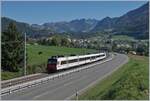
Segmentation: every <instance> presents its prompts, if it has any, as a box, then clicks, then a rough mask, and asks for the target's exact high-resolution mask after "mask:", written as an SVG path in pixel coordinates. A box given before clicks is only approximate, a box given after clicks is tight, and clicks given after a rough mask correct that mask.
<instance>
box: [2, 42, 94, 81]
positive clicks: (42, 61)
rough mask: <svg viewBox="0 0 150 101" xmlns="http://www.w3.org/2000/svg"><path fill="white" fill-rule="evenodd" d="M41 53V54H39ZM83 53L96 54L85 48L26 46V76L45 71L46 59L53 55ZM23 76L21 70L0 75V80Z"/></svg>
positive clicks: (4, 72)
mask: <svg viewBox="0 0 150 101" xmlns="http://www.w3.org/2000/svg"><path fill="white" fill-rule="evenodd" d="M39 52H41V54H39ZM85 52H88V53H90V52H96V50H93V49H85V48H67V47H57V46H42V45H27V58H28V59H27V74H33V73H39V72H45V71H46V63H47V59H48V58H49V57H50V56H54V55H70V54H85ZM22 75H23V69H20V71H19V72H7V71H3V72H2V73H1V79H2V80H7V79H12V78H16V77H20V76H22Z"/></svg>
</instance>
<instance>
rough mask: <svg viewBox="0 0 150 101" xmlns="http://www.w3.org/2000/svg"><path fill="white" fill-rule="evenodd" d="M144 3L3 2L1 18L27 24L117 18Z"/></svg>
mask: <svg viewBox="0 0 150 101" xmlns="http://www.w3.org/2000/svg"><path fill="white" fill-rule="evenodd" d="M145 3H146V1H75V2H73V1H38V2H37V1H20V2H19V1H5V2H4V1H3V2H2V16H6V17H9V18H12V19H15V20H17V21H21V22H27V23H29V24H42V23H45V22H57V21H70V20H73V19H81V18H86V19H88V18H94V19H98V20H100V19H102V18H104V17H106V16H109V17H118V16H121V15H123V14H125V13H127V12H128V11H130V10H133V9H135V8H138V7H140V6H141V5H143V4H145Z"/></svg>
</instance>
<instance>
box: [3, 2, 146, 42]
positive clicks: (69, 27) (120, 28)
mask: <svg viewBox="0 0 150 101" xmlns="http://www.w3.org/2000/svg"><path fill="white" fill-rule="evenodd" d="M1 19H2V31H4V30H5V29H6V28H7V26H8V24H9V23H10V22H14V23H16V25H17V28H18V30H19V31H20V32H22V33H24V32H26V33H27V35H29V36H30V37H41V36H49V35H51V34H54V33H70V35H73V36H80V37H82V36H87V37H89V36H92V35H93V33H95V32H107V33H108V32H109V33H110V34H121V35H129V36H133V37H135V38H141V39H142V38H143V39H145V38H148V35H149V30H148V29H149V4H148V3H146V4H144V5H143V6H141V7H139V8H137V9H135V10H132V11H129V12H127V13H126V14H124V15H122V16H120V17H115V18H110V17H105V18H104V19H102V20H96V19H75V20H72V21H68V22H67V21H62V22H55V23H51V22H48V23H44V24H42V25H38V24H32V25H29V24H27V23H23V22H18V21H15V20H12V19H10V18H7V17H2V18H1ZM90 34H91V35H90Z"/></svg>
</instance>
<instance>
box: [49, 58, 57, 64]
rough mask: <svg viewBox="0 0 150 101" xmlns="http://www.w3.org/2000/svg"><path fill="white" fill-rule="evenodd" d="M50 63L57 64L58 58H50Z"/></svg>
mask: <svg viewBox="0 0 150 101" xmlns="http://www.w3.org/2000/svg"><path fill="white" fill-rule="evenodd" d="M48 64H57V60H56V59H48Z"/></svg>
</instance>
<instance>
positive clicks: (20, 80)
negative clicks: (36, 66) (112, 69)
mask: <svg viewBox="0 0 150 101" xmlns="http://www.w3.org/2000/svg"><path fill="white" fill-rule="evenodd" d="M108 57H109V56H108ZM108 57H107V58H108ZM107 58H105V59H104V60H106V59H107ZM85 65H89V64H85ZM71 69H75V68H71ZM69 70H70V69H68V71H69ZM63 71H64V70H61V71H57V72H56V73H52V74H47V73H38V74H33V75H27V76H23V77H19V78H15V79H11V80H5V81H2V82H1V88H2V89H3V88H7V87H11V86H14V85H18V84H23V83H26V82H29V81H32V80H37V79H41V78H45V77H47V76H50V75H51V76H52V75H55V74H59V73H61V72H63ZM65 71H66V70H65Z"/></svg>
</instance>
